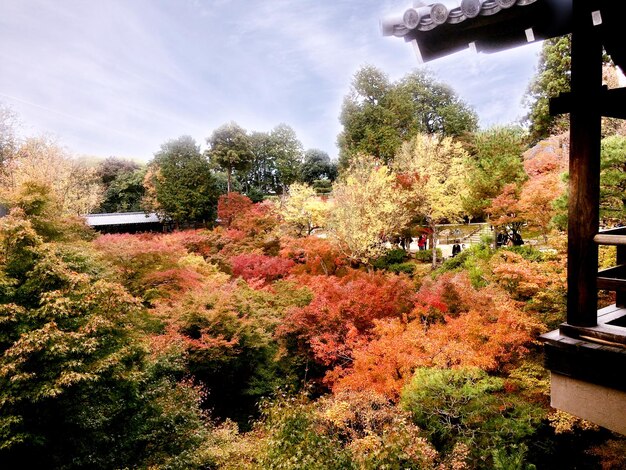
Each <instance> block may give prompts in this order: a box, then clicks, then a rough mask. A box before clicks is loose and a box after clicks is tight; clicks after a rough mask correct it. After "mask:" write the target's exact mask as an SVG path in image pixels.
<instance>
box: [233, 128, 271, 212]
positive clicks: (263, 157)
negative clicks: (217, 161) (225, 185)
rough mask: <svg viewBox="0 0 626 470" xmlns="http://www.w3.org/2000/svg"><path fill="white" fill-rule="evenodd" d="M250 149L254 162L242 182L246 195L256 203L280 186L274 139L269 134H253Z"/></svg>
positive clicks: (256, 132) (255, 132)
mask: <svg viewBox="0 0 626 470" xmlns="http://www.w3.org/2000/svg"><path fill="white" fill-rule="evenodd" d="M250 149H251V152H252V161H251V164H250V168H249V169H248V172H247V173H246V174H245V176H242V178H241V179H242V181H241V182H242V185H243V189H244V191H245V193H246V194H247V195H248V196H249V197H250V198H251V199H252V200H253V201H255V202H256V201H259V200H261V199H262V198H263V196H264V195H266V194H272V193H275V192H276V188H277V186H278V183H277V180H278V175H277V171H276V158H275V157H276V156H275V154H274V152H273V145H272V139H271V137H270V135H269V133H267V132H258V131H254V132H252V133H251V134H250Z"/></svg>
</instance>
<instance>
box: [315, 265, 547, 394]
mask: <svg viewBox="0 0 626 470" xmlns="http://www.w3.org/2000/svg"><path fill="white" fill-rule="evenodd" d="M441 282H443V283H447V285H448V286H449V288H452V289H454V290H456V291H457V292H456V294H455V296H454V298H456V299H457V307H456V308H460V307H462V308H463V310H462V311H459V312H457V315H456V316H454V317H452V316H451V315H444V316H443V318H442V319H441V321H438V322H434V323H431V324H430V325H429V324H427V323H424V322H423V321H421V320H420V319H414V320H409V321H407V320H406V319H398V318H395V319H383V320H379V321H377V322H375V323H376V326H375V328H374V330H373V336H374V339H372V340H368V339H367V338H357V339H356V340H354V341H353V342H352V348H353V351H352V356H353V361H352V363H351V364H350V365H351V367H346V365H347V364H345V365H342V364H339V365H336V367H335V369H334V370H333V371H331V372H330V373H328V374H327V376H326V381H327V383H329V384H330V385H331V386H332V387H333V390H336V391H338V390H344V389H347V390H375V391H377V392H379V393H383V394H385V395H386V396H388V397H389V398H392V399H397V398H398V396H399V393H400V390H401V389H402V387H403V386H404V384H405V383H406V381H407V380H408V379H410V377H411V376H412V374H413V372H414V371H415V368H416V367H443V368H449V367H480V368H482V369H485V370H489V371H495V370H501V369H503V368H505V367H506V366H507V365H508V364H510V363H512V362H513V361H515V360H516V359H517V358H519V357H520V356H521V355H523V354H524V353H525V352H526V351H527V349H526V347H527V346H528V345H529V344H530V343H531V341H532V339H533V336H534V334H535V333H536V332H537V331H538V329H539V325H538V324H537V323H536V322H534V321H533V320H532V319H531V318H530V317H529V316H528V315H527V314H525V313H523V312H522V311H520V310H519V309H518V308H517V307H516V305H515V303H514V302H512V301H511V300H510V299H508V297H507V296H506V295H505V294H504V293H503V292H502V291H501V290H499V289H496V288H484V289H481V290H476V289H474V288H472V287H471V285H470V282H469V280H468V278H467V276H466V275H465V274H457V275H456V276H453V277H452V278H448V279H446V278H444V279H442V281H441ZM434 291H436V289H431V292H434ZM441 301H442V302H443V299H442V300H441ZM450 309H451V306H450V305H448V310H450Z"/></svg>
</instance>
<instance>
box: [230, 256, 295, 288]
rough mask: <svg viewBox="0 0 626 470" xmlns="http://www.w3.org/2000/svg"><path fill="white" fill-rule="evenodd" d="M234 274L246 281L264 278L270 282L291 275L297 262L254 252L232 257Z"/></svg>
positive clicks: (266, 281)
mask: <svg viewBox="0 0 626 470" xmlns="http://www.w3.org/2000/svg"><path fill="white" fill-rule="evenodd" d="M230 262H231V265H232V267H233V276H235V277H237V276H241V277H242V278H244V279H245V280H246V281H251V280H263V281H264V282H265V283H270V282H273V281H276V280H278V279H281V278H283V277H286V276H288V275H289V273H290V271H291V268H293V266H294V265H295V263H294V262H293V261H291V260H289V259H284V258H277V257H275V256H265V255H259V254H254V253H249V254H243V255H238V256H233V257H232V258H231V259H230Z"/></svg>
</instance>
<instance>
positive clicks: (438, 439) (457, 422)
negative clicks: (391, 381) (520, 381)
mask: <svg viewBox="0 0 626 470" xmlns="http://www.w3.org/2000/svg"><path fill="white" fill-rule="evenodd" d="M402 405H403V407H404V408H405V409H406V410H408V411H410V412H411V414H412V416H413V421H414V422H415V423H416V424H417V425H418V426H420V427H421V428H422V429H424V430H425V432H426V433H427V434H428V436H429V437H430V439H431V441H432V442H433V443H434V444H435V446H436V447H437V448H438V449H439V450H441V451H443V452H450V451H451V450H452V448H453V447H454V445H455V444H456V443H458V442H462V443H465V444H467V445H468V446H469V448H470V449H471V456H472V458H473V460H474V462H475V465H476V466H478V467H482V468H493V461H492V459H493V452H494V451H495V452H496V455H497V456H498V458H499V459H500V461H502V460H503V459H504V458H505V456H504V455H502V454H501V453H498V452H497V451H498V449H500V448H503V447H504V448H512V447H514V446H521V445H522V444H524V441H525V440H526V439H528V438H529V437H530V436H532V434H533V433H534V432H535V430H536V429H537V428H538V426H539V425H540V423H541V419H542V418H543V416H544V412H543V410H542V409H541V408H540V407H539V406H537V405H535V404H532V403H529V402H525V401H524V400H522V399H521V398H520V397H519V396H517V395H514V394H512V393H507V392H506V390H505V382H504V380H503V379H500V378H497V377H490V376H489V375H487V373H486V372H484V371H482V370H480V369H477V368H464V369H428V368H421V369H417V370H416V371H415V375H414V376H413V379H412V380H411V382H410V383H409V384H408V385H407V386H406V387H405V388H404V390H403V393H402ZM516 457H519V455H517V456H516ZM489 462H491V463H489Z"/></svg>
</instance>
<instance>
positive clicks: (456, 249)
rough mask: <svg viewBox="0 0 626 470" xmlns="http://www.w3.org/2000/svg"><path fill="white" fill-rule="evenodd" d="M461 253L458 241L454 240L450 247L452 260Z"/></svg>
mask: <svg viewBox="0 0 626 470" xmlns="http://www.w3.org/2000/svg"><path fill="white" fill-rule="evenodd" d="M460 252H461V245H460V243H459V240H454V245H452V257H453V258H454V257H455V256H456V255H458V254H459V253H460Z"/></svg>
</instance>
